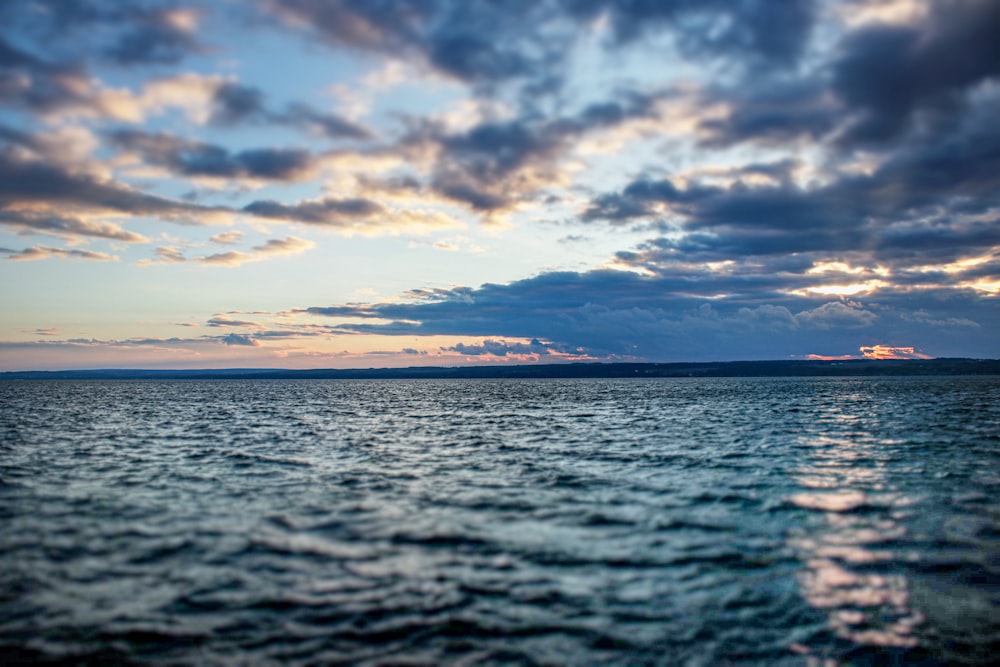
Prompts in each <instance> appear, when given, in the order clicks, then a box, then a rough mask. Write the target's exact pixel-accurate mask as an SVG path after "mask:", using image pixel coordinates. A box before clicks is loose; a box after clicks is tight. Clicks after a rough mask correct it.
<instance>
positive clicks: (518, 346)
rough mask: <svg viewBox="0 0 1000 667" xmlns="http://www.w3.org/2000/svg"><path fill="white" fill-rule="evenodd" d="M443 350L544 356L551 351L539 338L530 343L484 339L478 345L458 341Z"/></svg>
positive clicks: (463, 352) (494, 354)
mask: <svg viewBox="0 0 1000 667" xmlns="http://www.w3.org/2000/svg"><path fill="white" fill-rule="evenodd" d="M441 350H442V351H443V352H458V353H459V354H464V355H466V356H470V357H482V356H491V357H507V356H515V355H539V356H545V355H548V354H550V353H551V350H550V346H548V345H546V344H544V343H542V342H541V341H539V340H537V339H536V340H532V341H531V342H530V343H511V342H508V341H504V340H490V339H486V340H484V341H483V342H482V343H481V344H479V345H467V344H465V343H458V344H456V345H453V346H451V347H442V348H441Z"/></svg>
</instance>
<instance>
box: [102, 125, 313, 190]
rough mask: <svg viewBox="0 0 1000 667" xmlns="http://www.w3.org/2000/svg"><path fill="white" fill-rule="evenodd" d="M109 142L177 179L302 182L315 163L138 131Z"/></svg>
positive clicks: (285, 153)
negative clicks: (184, 177)
mask: <svg viewBox="0 0 1000 667" xmlns="http://www.w3.org/2000/svg"><path fill="white" fill-rule="evenodd" d="M110 138H111V141H112V142H113V143H114V144H115V145H116V146H118V147H119V148H120V149H123V150H126V151H130V152H135V153H137V154H138V155H139V156H141V158H142V159H143V160H144V161H145V162H146V163H148V164H152V165H155V166H160V167H164V168H166V169H168V170H170V171H171V172H172V173H174V174H176V175H179V176H191V177H209V178H218V179H227V180H242V179H247V180H251V181H254V180H259V181H279V182H280V181H288V182H291V181H302V180H306V179H307V178H309V177H311V176H312V175H313V174H314V172H315V168H316V164H317V161H316V159H315V158H314V157H313V155H312V154H311V153H310V152H309V151H307V150H303V149H288V148H285V149H282V148H258V149H248V150H242V151H237V152H230V151H229V150H227V149H225V148H223V147H222V146H216V145H212V144H206V143H202V142H197V141H191V140H188V139H184V138H181V137H177V136H173V135H169V134H165V133H162V132H160V133H150V132H143V131H138V130H119V131H116V132H114V133H112V134H111V137H110Z"/></svg>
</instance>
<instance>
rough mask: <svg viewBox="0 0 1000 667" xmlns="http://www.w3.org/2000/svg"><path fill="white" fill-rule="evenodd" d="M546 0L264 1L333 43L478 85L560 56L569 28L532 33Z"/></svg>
mask: <svg viewBox="0 0 1000 667" xmlns="http://www.w3.org/2000/svg"><path fill="white" fill-rule="evenodd" d="M550 4H551V3H538V2H534V1H529V0H513V1H512V2H506V3H495V2H477V3H466V2H457V1H456V2H452V1H449V0H440V1H435V0H430V1H427V0H403V1H395V2H386V1H374V2H372V1H370V0H344V1H334V2H312V1H310V0H268V1H267V2H265V6H267V7H269V8H270V9H271V10H272V11H273V12H274V13H276V14H277V15H278V16H280V17H282V18H284V19H285V20H286V21H287V22H288V24H289V25H290V26H293V27H295V28H302V29H305V30H307V31H309V32H312V33H314V34H315V35H317V36H318V37H320V38H321V39H323V40H324V41H327V42H329V43H331V44H333V45H336V46H346V47H350V48H355V49H360V50H366V51H376V52H380V53H388V54H391V55H393V56H401V55H412V56H416V57H418V58H419V59H421V60H422V61H423V62H424V63H426V64H428V65H430V66H431V67H433V68H435V69H437V70H438V71H440V72H442V73H445V74H448V75H450V76H452V77H455V78H457V79H460V80H462V81H467V82H470V83H479V84H484V83H485V84H489V83H495V82H500V81H504V80H508V79H511V78H514V77H517V76H523V75H527V74H531V73H533V72H538V71H539V69H540V68H543V67H545V66H546V65H547V64H548V63H549V62H551V61H552V60H554V59H556V58H557V57H558V54H559V51H560V47H561V46H563V45H565V44H566V43H567V41H566V40H567V37H568V34H565V35H561V36H559V37H558V38H557V37H556V36H555V35H553V34H551V32H550V34H549V37H550V40H549V41H548V42H547V43H546V42H544V41H542V40H541V39H540V38H539V37H540V35H538V34H537V33H536V30H537V26H538V25H539V24H540V23H545V24H549V25H551V19H552V16H553V12H552V10H551V9H550V8H549V7H547V5H550ZM564 32H565V31H564Z"/></svg>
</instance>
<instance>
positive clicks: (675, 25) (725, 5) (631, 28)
mask: <svg viewBox="0 0 1000 667" xmlns="http://www.w3.org/2000/svg"><path fill="white" fill-rule="evenodd" d="M561 4H562V5H563V6H564V7H565V8H566V9H567V11H568V12H569V13H570V15H572V16H573V17H574V18H576V19H577V20H593V19H596V18H598V17H600V16H602V15H606V16H608V17H609V18H610V19H611V26H612V28H613V31H614V35H615V39H616V42H617V43H619V44H622V43H627V42H631V41H634V40H637V39H639V38H642V37H645V36H647V35H649V34H650V33H652V32H654V31H657V30H670V31H675V32H676V38H677V40H678V45H679V46H680V48H681V50H682V52H684V53H686V54H687V55H689V56H691V57H700V56H706V55H707V56H736V57H739V58H743V57H746V56H750V57H755V58H759V59H760V60H762V61H765V62H769V63H778V64H789V63H791V62H794V61H795V60H796V59H797V58H798V57H799V56H800V55H801V53H802V51H803V49H804V48H805V45H806V43H807V42H808V40H809V36H810V34H811V31H812V27H813V24H814V22H815V19H816V15H817V9H818V8H817V3H816V2H814V1H813V0H796V1H794V2H772V1H771V0H746V1H744V2H731V1H730V0H660V1H659V2H618V1H616V0H563V2H562V3H561Z"/></svg>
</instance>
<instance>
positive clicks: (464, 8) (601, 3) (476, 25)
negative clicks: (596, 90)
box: [264, 0, 816, 94]
mask: <svg viewBox="0 0 1000 667" xmlns="http://www.w3.org/2000/svg"><path fill="white" fill-rule="evenodd" d="M815 4H816V3H814V2H812V1H811V0H798V1H797V2H788V3H784V2H782V3H774V2H769V1H767V0H746V1H744V2H729V1H728V0H663V1H662V2H614V1H611V0H553V1H550V2H537V1H535V0H513V1H510V2H465V1H464V0H403V1H394V2H387V1H375V2H373V1H371V0H330V1H326V2H315V1H312V0H266V2H265V3H264V6H265V7H266V8H268V9H269V10H270V11H271V12H273V13H274V14H276V15H277V16H279V17H281V18H283V19H284V20H285V22H286V23H287V24H288V25H289V26H291V27H293V28H296V29H301V30H305V31H307V32H309V33H312V34H314V35H316V36H318V37H319V38H321V39H323V40H324V41H326V42H328V43H330V44H332V45H336V46H341V47H349V48H354V49H359V50H364V51H373V52H379V53H385V54H390V55H392V56H395V57H399V56H400V55H408V56H414V57H416V58H418V59H419V60H421V61H423V62H424V63H425V64H426V65H428V66H430V67H432V68H434V69H435V70H437V71H439V72H441V73H444V74H446V75H448V76H451V77H454V78H456V79H459V80H461V81H465V82H467V83H471V84H475V85H477V86H480V87H484V88H485V89H489V88H490V87H491V86H494V85H496V84H499V83H503V82H507V81H511V80H518V79H521V80H525V81H527V82H528V85H529V87H530V88H531V89H532V90H533V91H535V92H536V93H537V94H544V93H552V92H554V91H555V90H558V89H559V82H560V81H561V78H562V69H563V65H564V64H565V59H566V57H567V54H568V53H570V51H571V48H570V47H571V45H572V43H573V41H574V39H575V38H576V37H577V35H578V34H579V31H580V30H581V29H583V27H584V26H585V25H586V24H590V23H593V22H594V21H596V20H597V19H599V18H602V17H608V18H609V19H610V24H611V27H612V32H613V40H612V42H611V43H609V44H608V45H607V46H608V48H621V47H623V46H625V45H628V44H630V43H633V42H637V41H639V40H640V39H641V38H643V37H646V36H648V35H651V34H653V33H656V32H668V33H670V34H672V35H673V36H674V37H675V38H676V42H677V45H678V47H679V48H680V50H681V52H682V53H684V54H685V55H688V56H690V57H692V58H704V57H706V56H708V57H725V58H731V59H732V60H733V62H738V63H750V64H755V63H756V64H764V65H769V66H770V65H780V66H785V65H789V64H792V63H794V62H795V61H796V60H797V59H798V57H799V56H800V55H801V53H802V51H803V49H804V46H805V44H806V43H807V42H808V39H809V36H810V34H811V31H812V26H813V23H814V20H815V17H816V8H815ZM543 82H544V85H541V84H542V83H543Z"/></svg>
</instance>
